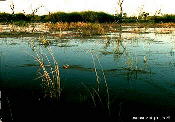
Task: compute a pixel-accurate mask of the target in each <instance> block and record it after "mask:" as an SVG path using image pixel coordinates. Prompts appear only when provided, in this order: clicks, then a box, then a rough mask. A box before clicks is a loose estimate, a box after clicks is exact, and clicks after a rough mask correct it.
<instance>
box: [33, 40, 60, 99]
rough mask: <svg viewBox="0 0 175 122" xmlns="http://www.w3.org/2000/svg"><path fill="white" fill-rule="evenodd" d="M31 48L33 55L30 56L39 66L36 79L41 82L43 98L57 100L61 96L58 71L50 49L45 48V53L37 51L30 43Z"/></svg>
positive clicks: (40, 50)
mask: <svg viewBox="0 0 175 122" xmlns="http://www.w3.org/2000/svg"><path fill="white" fill-rule="evenodd" d="M31 47H33V48H32V50H33V51H34V53H35V55H31V56H32V57H33V58H34V59H35V61H36V62H37V63H38V64H39V69H38V74H39V77H37V78H36V79H41V81H42V88H43V91H44V96H47V97H50V98H53V99H59V98H60V96H61V82H60V70H59V64H58V62H57V61H56V59H55V57H54V54H53V52H52V50H51V48H49V47H47V48H46V49H47V51H46V52H44V51H43V50H42V49H41V48H40V49H37V47H36V46H34V43H33V42H32V41H31Z"/></svg>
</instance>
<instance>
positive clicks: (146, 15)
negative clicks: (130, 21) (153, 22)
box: [142, 12, 149, 21]
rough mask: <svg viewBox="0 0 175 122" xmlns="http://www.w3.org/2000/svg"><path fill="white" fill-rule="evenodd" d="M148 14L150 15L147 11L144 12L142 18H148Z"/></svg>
mask: <svg viewBox="0 0 175 122" xmlns="http://www.w3.org/2000/svg"><path fill="white" fill-rule="evenodd" d="M148 15H149V13H147V12H143V13H142V18H143V19H144V21H146V20H147V17H148Z"/></svg>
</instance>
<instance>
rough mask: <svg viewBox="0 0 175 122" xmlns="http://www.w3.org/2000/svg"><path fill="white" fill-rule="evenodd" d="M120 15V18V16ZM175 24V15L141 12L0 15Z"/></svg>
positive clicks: (1, 17)
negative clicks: (132, 13) (131, 13)
mask: <svg viewBox="0 0 175 122" xmlns="http://www.w3.org/2000/svg"><path fill="white" fill-rule="evenodd" d="M121 14H122V16H121ZM18 21H25V22H52V23H56V22H91V23H93V22H98V23H107V22H110V23H111V22H123V23H130V22H175V15H168V14H165V15H161V16H157V15H153V16H150V15H149V13H146V12H143V13H142V14H140V15H139V16H138V17H136V16H135V17H128V16H127V15H126V13H120V14H118V15H111V14H107V13H104V12H94V11H83V12H72V13H65V12H56V13H49V14H48V15H41V16H39V15H35V14H23V13H16V14H14V13H13V14H9V13H0V22H9V23H10V22H18Z"/></svg>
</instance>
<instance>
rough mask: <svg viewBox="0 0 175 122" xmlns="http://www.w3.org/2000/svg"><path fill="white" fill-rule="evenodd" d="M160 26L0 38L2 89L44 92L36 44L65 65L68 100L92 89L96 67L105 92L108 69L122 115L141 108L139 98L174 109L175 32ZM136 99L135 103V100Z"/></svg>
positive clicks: (63, 77) (64, 88)
mask: <svg viewBox="0 0 175 122" xmlns="http://www.w3.org/2000/svg"><path fill="white" fill-rule="evenodd" d="M130 29H133V28H126V31H128V30H130ZM159 30H161V29H158V28H154V29H153V28H148V29H146V30H144V33H128V32H123V33H109V34H108V35H105V36H95V37H94V38H83V39H81V38H67V39H59V38H53V37H47V39H48V40H50V41H51V42H52V44H51V45H49V46H45V45H41V44H40V43H39V42H38V38H37V37H21V38H0V71H1V74H0V80H1V82H0V86H1V89H7V91H8V90H9V91H10V90H11V89H13V90H12V91H14V90H17V89H18V90H26V89H27V90H29V91H34V92H35V91H37V92H38V91H41V92H42V90H43V89H42V86H41V79H36V78H37V77H38V76H39V75H38V72H37V70H38V69H39V64H38V62H37V61H35V60H34V58H33V57H32V56H31V55H36V51H33V50H32V49H36V50H37V51H38V52H40V53H42V54H46V55H47V56H48V57H50V56H49V55H50V54H49V53H48V50H47V49H51V50H52V52H53V55H54V57H55V59H56V60H57V61H58V63H59V66H60V78H61V88H62V92H63V95H65V101H67V102H68V103H71V102H73V103H74V102H75V103H79V102H80V99H81V97H80V96H81V95H83V94H84V93H85V92H86V95H87V94H89V93H88V92H87V88H85V87H84V85H86V86H87V87H88V88H97V81H96V73H95V72H94V68H96V69H97V73H98V75H99V81H100V84H102V86H103V87H102V91H103V92H104V96H105V94H106V93H105V90H106V87H105V80H104V76H103V73H104V74H105V77H106V81H107V84H108V87H109V91H110V100H111V105H116V104H117V106H118V103H122V104H123V106H122V107H123V109H124V111H125V112H124V115H123V116H127V115H130V113H132V111H133V110H128V111H129V112H130V113H129V114H128V113H127V112H126V110H127V109H129V108H132V107H135V108H137V103H138V104H140V105H141V107H142V108H144V107H145V106H150V108H151V109H153V110H154V109H155V111H157V110H159V109H161V110H162V109H163V110H164V109H165V112H166V110H167V111H171V112H172V113H173V112H174V111H172V110H173V109H174V108H175V76H174V73H175V55H174V53H175V34H174V33H166V34H165V33H157V31H159ZM50 59H51V57H50ZM93 61H94V62H93ZM94 63H95V67H94ZM66 64H68V65H69V66H70V67H69V68H68V69H64V68H63V65H66ZM101 66H102V67H101ZM83 84H84V85H83ZM5 93H6V92H5ZM8 94H12V93H10V92H9V93H8ZM16 94H17V93H16ZM21 94H22V93H21ZM24 94H25V93H24ZM7 96H8V95H7ZM35 97H36V96H35ZM36 98H37V99H39V98H40V96H37V97H36ZM9 99H10V98H9ZM11 99H12V101H13V98H11ZM15 100H16V99H15ZM15 100H14V101H15ZM115 103H116V104H115ZM130 103H131V104H130ZM133 103H134V104H136V105H135V106H133V105H134V104H133ZM144 105H145V106H144ZM138 106H139V105H138ZM157 108H158V109H157ZM144 109H145V111H147V113H149V112H148V111H149V110H150V111H152V110H151V109H148V110H147V108H146V107H145V108H144ZM144 109H142V110H143V111H144ZM139 110H140V109H139ZM114 111H115V110H114ZM117 111H118V109H117ZM143 111H142V112H143ZM149 116H150V115H149ZM164 116H166V115H164ZM129 119H131V118H129Z"/></svg>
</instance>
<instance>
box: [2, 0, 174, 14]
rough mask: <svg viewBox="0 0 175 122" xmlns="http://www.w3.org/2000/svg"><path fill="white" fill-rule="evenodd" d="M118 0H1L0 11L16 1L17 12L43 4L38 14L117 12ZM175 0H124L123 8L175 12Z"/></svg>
mask: <svg viewBox="0 0 175 122" xmlns="http://www.w3.org/2000/svg"><path fill="white" fill-rule="evenodd" d="M117 1H118V0H5V1H3V0H0V12H8V13H11V9H10V4H12V3H14V5H15V13H19V12H25V13H27V14H30V13H32V10H34V9H36V8H38V7H39V6H43V7H42V8H40V9H39V11H38V12H37V14H39V15H42V14H48V13H49V12H56V11H64V12H73V11H87V10H93V11H103V12H106V13H109V14H115V13H116V11H117V10H118V6H117ZM174 3H175V0H124V3H123V10H124V13H127V15H130V16H134V15H138V13H139V11H146V12H149V13H151V14H154V13H155V11H156V10H159V9H161V12H162V13H164V14H166V13H168V14H175V9H174V5H175V4H174Z"/></svg>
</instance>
